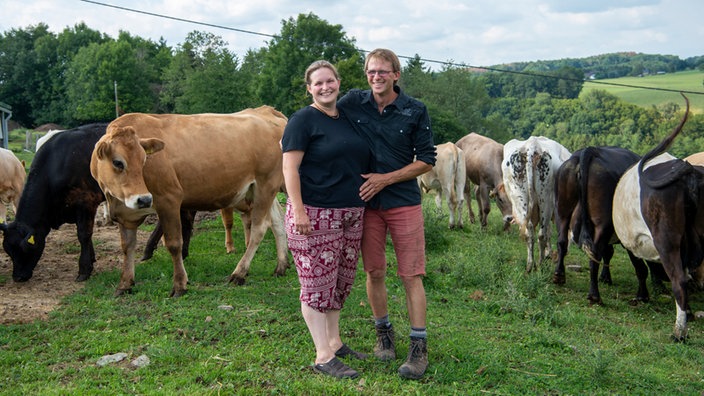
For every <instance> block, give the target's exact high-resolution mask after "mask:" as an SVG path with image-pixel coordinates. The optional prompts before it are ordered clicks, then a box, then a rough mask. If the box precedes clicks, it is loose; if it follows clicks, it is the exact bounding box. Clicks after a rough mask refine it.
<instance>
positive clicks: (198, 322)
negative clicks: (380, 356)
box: [0, 197, 704, 395]
mask: <svg viewBox="0 0 704 396" xmlns="http://www.w3.org/2000/svg"><path fill="white" fill-rule="evenodd" d="M424 205H425V210H424V212H425V218H426V236H427V261H428V264H427V270H428V274H427V276H426V278H425V281H424V283H425V286H426V292H427V298H428V333H429V353H430V366H429V369H428V372H427V374H426V376H425V377H424V378H423V379H422V380H420V381H406V380H402V379H400V378H399V377H398V375H397V374H396V370H397V368H398V366H399V365H400V364H401V363H402V361H403V358H405V354H406V352H407V348H408V331H409V324H408V321H407V315H406V310H405V306H404V304H405V303H404V301H405V299H404V298H405V294H404V292H403V287H402V285H401V283H400V282H399V280H398V277H396V276H395V275H394V274H395V262H394V259H393V255H392V254H391V253H390V250H389V254H388V257H389V260H390V269H389V271H390V274H391V275H392V276H390V277H389V279H388V281H387V287H388V291H389V302H390V317H391V320H392V321H393V322H394V325H395V327H396V331H397V343H398V345H397V355H398V359H397V360H396V361H393V362H390V363H384V362H380V361H376V360H373V359H371V360H367V361H363V362H357V361H354V362H352V363H351V364H352V365H353V367H355V368H357V369H358V370H360V371H361V376H360V377H359V378H358V379H356V380H352V381H339V380H334V379H330V378H327V377H323V376H319V375H315V374H314V373H313V372H312V371H311V369H310V364H311V363H312V361H313V359H314V349H313V345H312V341H311V339H310V336H309V335H308V332H307V329H306V327H305V324H304V322H303V319H302V317H301V314H300V305H299V302H298V281H297V278H296V274H295V270H294V269H293V268H291V269H289V270H288V272H287V274H286V275H285V276H283V277H278V278H276V277H273V276H272V273H273V270H274V266H275V263H276V254H275V249H274V243H273V238H272V236H271V234H270V233H268V234H267V237H266V240H265V242H264V243H263V244H262V246H260V249H259V251H258V253H257V255H256V257H255V259H254V261H253V263H252V267H251V270H250V274H249V277H248V279H247V282H246V284H245V285H244V286H240V287H238V286H233V285H231V284H227V283H226V279H227V276H228V275H229V274H230V273H231V272H232V270H233V269H234V267H235V265H236V263H237V260H238V259H239V257H240V254H241V253H242V252H243V249H244V246H243V241H242V235H241V231H240V230H241V228H239V226H238V225H236V226H235V230H237V234H236V243H237V249H238V250H237V252H238V253H237V254H234V255H226V254H225V253H224V252H223V247H222V241H223V232H222V226H221V224H220V222H219V219H216V220H211V221H207V222H204V223H201V224H199V225H198V228H197V230H196V232H195V234H194V237H193V240H192V245H191V250H190V251H191V256H190V257H189V258H188V259H187V260H186V268H187V270H188V274H189V279H190V285H189V292H188V293H187V294H186V295H185V296H183V297H181V298H178V299H171V298H168V297H167V296H168V294H169V291H170V289H171V275H172V269H171V267H172V266H171V260H170V258H169V257H168V255H167V254H166V253H165V251H164V249H163V248H160V249H159V250H158V251H157V253H156V255H155V256H154V258H152V259H151V260H150V261H148V262H145V263H141V264H138V266H137V269H136V281H137V284H136V286H135V289H134V293H133V294H130V295H126V296H123V297H120V298H114V297H112V293H113V291H114V289H115V287H116V286H117V283H118V282H119V273H118V272H117V271H112V272H108V273H101V274H97V275H95V276H93V277H92V278H91V279H90V280H89V281H88V282H87V283H86V287H85V288H84V289H83V290H82V291H81V292H79V293H76V294H74V295H71V296H69V297H67V298H65V299H64V301H63V304H62V305H61V307H60V308H59V309H57V310H56V311H55V312H53V313H52V314H51V315H50V318H49V320H48V321H44V322H35V323H31V324H22V325H19V324H18V325H6V326H3V327H0V372H2V374H0V393H2V394H11V395H25V394H41V395H66V394H72V395H81V394H85V395H87V394H90V395H94V394H98V395H101V394H104V395H114V394H144V395H152V394H178V395H192V394H206V395H216V394H245V395H254V394H256V395H259V394H271V395H308V394H330V395H338V394H350V395H352V394H355V395H356V394H365V395H386V394H418V395H448V394H458V395H465V394H485V393H486V394H499V395H507V394H511V395H513V394H521V395H523V394H590V395H611V394H663V395H669V394H684V395H699V394H701V391H702V389H704V381H703V380H702V378H703V377H702V368H703V367H704V355H703V354H702V351H703V350H704V331H702V325H701V324H700V323H699V322H691V323H690V340H689V342H687V343H686V344H676V343H673V342H672V341H671V340H670V332H671V329H672V325H673V322H674V317H675V309H674V303H673V301H672V299H671V298H670V297H669V296H668V295H655V296H653V299H652V300H653V301H652V302H651V303H649V304H641V305H638V306H631V305H629V301H630V299H631V298H632V297H633V296H634V294H635V290H636V286H637V283H636V278H635V275H634V271H633V268H632V266H631V265H630V263H629V261H628V259H627V256H626V254H625V252H624V251H623V250H622V249H621V248H620V247H617V252H616V255H615V257H614V262H613V263H612V274H613V278H614V285H613V286H607V285H600V291H601V294H602V298H603V300H604V302H605V305H604V306H589V305H588V302H587V299H586V295H587V290H588V272H587V271H586V270H585V271H582V272H569V273H568V274H567V284H566V285H565V286H555V285H553V284H552V283H551V281H550V279H551V274H552V270H553V268H552V263H546V264H544V265H543V266H542V267H541V270H540V271H539V272H537V273H533V274H525V273H524V268H525V254H526V252H525V245H524V244H523V243H522V242H521V241H520V240H519V238H518V235H517V231H516V229H515V227H514V228H513V229H512V230H511V231H509V232H508V233H503V232H502V231H501V224H500V222H501V220H500V218H499V215H498V213H499V212H498V210H496V208H494V209H493V211H492V213H491V215H490V218H489V227H488V229H487V230H486V231H481V230H480V229H479V225H478V224H466V225H465V228H464V229H463V230H459V231H450V230H448V229H447V215H446V213H445V211H442V212H438V211H436V210H435V208H434V204H433V202H432V199H431V197H426V199H425V201H424ZM465 217H466V210H465ZM116 237H117V235H116ZM553 246H554V244H553ZM568 262H569V263H580V264H582V265H583V266H586V259H585V257H584V255H583V254H582V253H581V252H580V251H578V250H577V249H574V248H572V249H571V251H570V254H569V255H568ZM363 280H364V274H363V273H362V272H361V271H360V272H359V273H358V279H357V281H356V282H355V285H354V288H353V291H352V294H351V296H350V298H349V300H348V301H347V304H346V306H345V308H344V310H343V311H342V320H341V328H342V333H343V339H344V340H345V341H346V342H347V343H348V344H349V345H350V346H352V347H353V348H355V349H360V350H362V351H366V352H371V349H372V346H373V344H374V333H373V320H372V317H371V311H370V309H369V306H368V304H367V301H366V295H365V291H364V281H363ZM6 282H7V280H6ZM651 289H652V288H651ZM691 303H692V307H693V309H694V310H700V309H702V308H701V307H702V298H701V295H700V294H694V296H693V298H692V301H691ZM221 305H230V306H232V307H233V308H234V309H233V310H231V311H227V310H223V309H220V308H219V307H220V306H221ZM117 352H125V353H127V354H128V355H129V356H128V359H127V361H130V360H132V359H134V358H136V357H137V356H139V355H142V354H145V355H147V356H148V357H149V358H150V360H151V364H150V365H149V366H147V367H144V368H140V369H133V368H131V367H129V366H128V364H127V363H118V364H112V365H108V366H105V367H98V366H96V361H97V360H98V359H99V358H100V357H101V356H103V355H107V354H113V353H117Z"/></svg>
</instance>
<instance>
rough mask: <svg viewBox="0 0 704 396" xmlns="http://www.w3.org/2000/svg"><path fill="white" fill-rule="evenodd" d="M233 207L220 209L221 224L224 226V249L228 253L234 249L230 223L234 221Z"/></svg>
mask: <svg viewBox="0 0 704 396" xmlns="http://www.w3.org/2000/svg"><path fill="white" fill-rule="evenodd" d="M232 211H233V208H223V209H220V217H221V218H222V225H223V227H225V250H226V251H227V253H228V254H230V253H232V252H234V251H235V243H234V242H233V240H232V223H233V222H234V216H233V213H232Z"/></svg>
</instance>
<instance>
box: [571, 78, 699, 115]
mask: <svg viewBox="0 0 704 396" xmlns="http://www.w3.org/2000/svg"><path fill="white" fill-rule="evenodd" d="M703 82H704V73H703V72H701V71H686V72H679V73H668V74H659V75H653V76H647V77H622V78H613V79H604V80H593V81H587V82H585V84H584V88H583V89H582V94H584V93H585V92H589V91H590V90H594V89H601V90H604V91H607V92H609V93H611V94H613V95H616V96H618V97H619V98H621V99H623V100H625V101H626V102H628V103H633V104H636V105H639V106H644V107H650V106H652V105H656V106H657V105H661V104H664V103H667V102H673V103H676V104H679V105H680V106H684V100H683V99H682V97H681V96H680V94H679V93H676V92H666V91H655V90H649V89H643V88H634V87H633V86H636V87H648V88H662V89H673V90H683V91H693V92H701V93H702V94H700V95H695V94H686V95H687V97H688V98H689V103H690V110H691V111H692V112H693V113H696V114H704V85H702V84H703ZM609 83H614V84H620V85H629V86H627V87H624V86H618V85H608V84H609Z"/></svg>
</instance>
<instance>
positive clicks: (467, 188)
mask: <svg viewBox="0 0 704 396" xmlns="http://www.w3.org/2000/svg"><path fill="white" fill-rule="evenodd" d="M464 201H465V202H466V203H467V212H469V222H470V223H472V224H474V221H475V219H474V211H473V210H472V182H470V181H469V179H467V182H466V183H465V185H464ZM477 202H479V201H477Z"/></svg>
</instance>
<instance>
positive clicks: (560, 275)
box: [552, 204, 572, 285]
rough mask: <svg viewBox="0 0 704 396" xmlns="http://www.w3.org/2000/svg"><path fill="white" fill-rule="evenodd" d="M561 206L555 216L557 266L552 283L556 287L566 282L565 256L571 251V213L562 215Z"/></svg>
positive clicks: (558, 206)
mask: <svg viewBox="0 0 704 396" xmlns="http://www.w3.org/2000/svg"><path fill="white" fill-rule="evenodd" d="M561 207H562V206H560V205H559V204H558V205H557V214H558V216H555V224H556V226H557V264H555V272H554V273H553V275H552V283H554V284H556V285H564V284H565V282H566V280H567V279H566V276H565V256H567V251H568V250H569V242H570V241H569V231H570V218H571V216H572V214H571V213H569V212H567V213H561V212H560V208H561Z"/></svg>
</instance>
